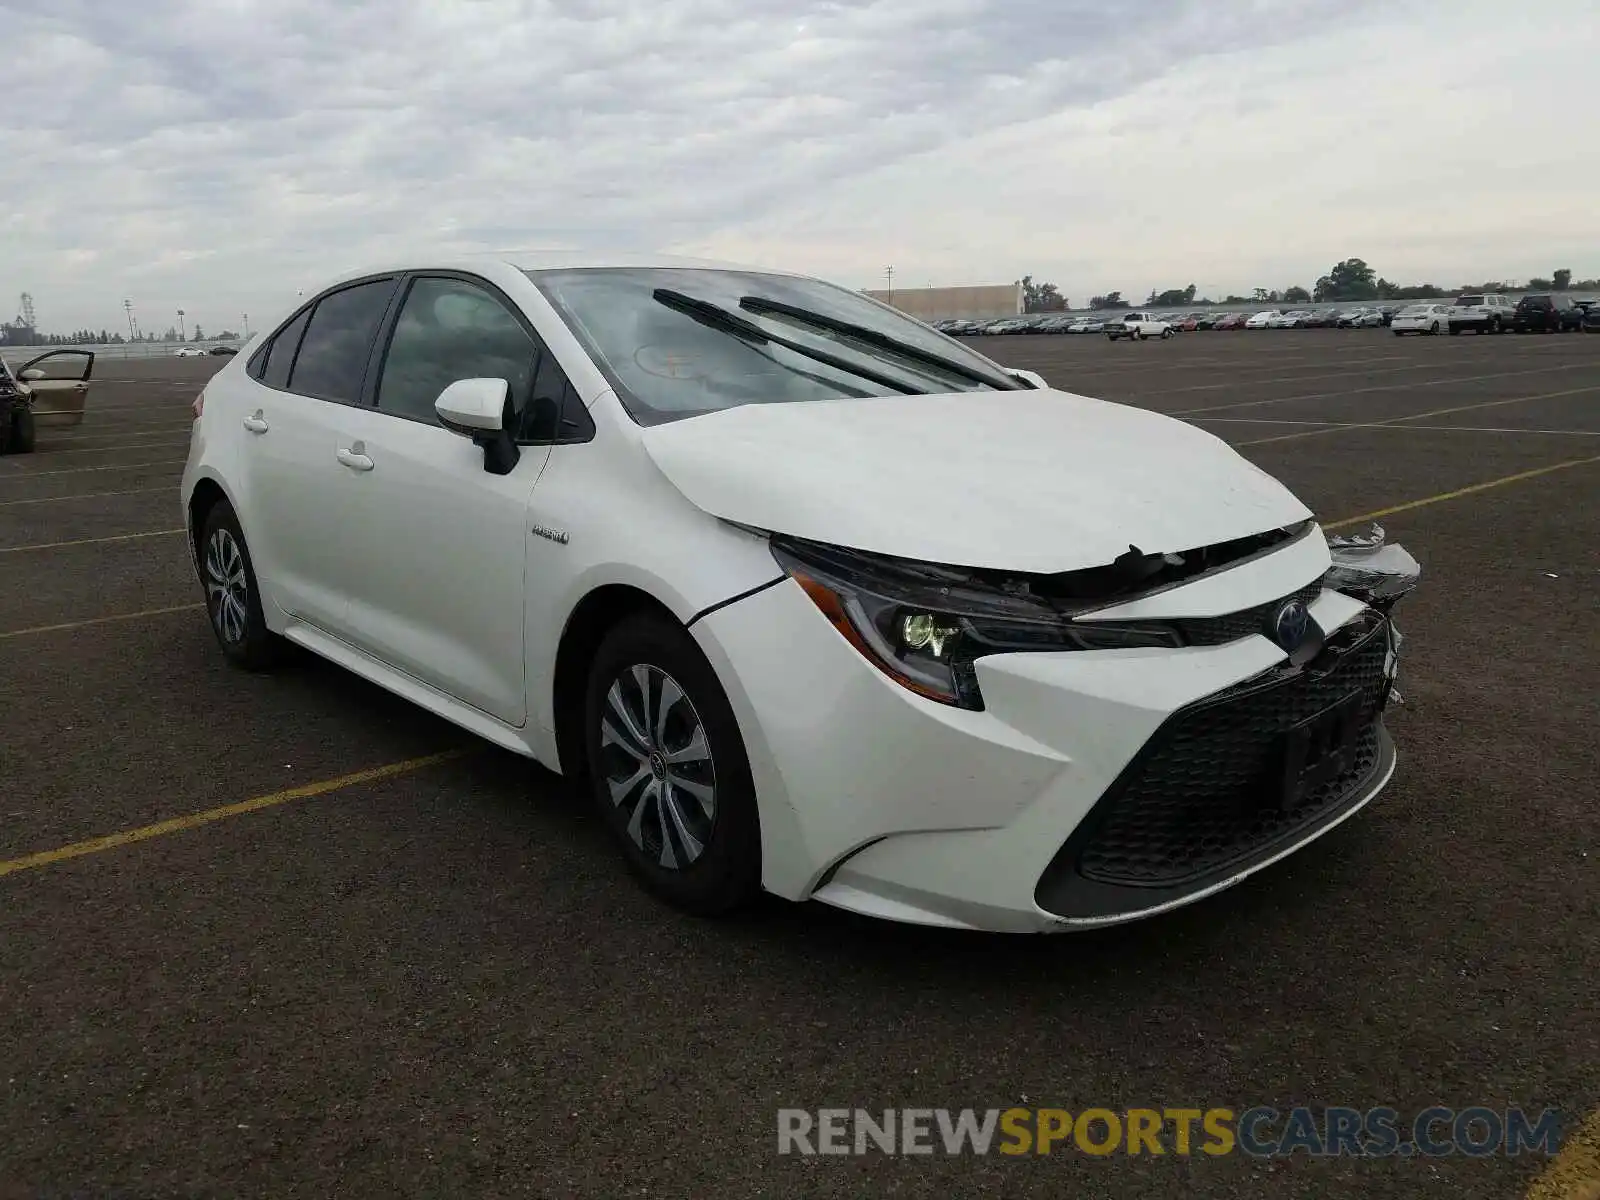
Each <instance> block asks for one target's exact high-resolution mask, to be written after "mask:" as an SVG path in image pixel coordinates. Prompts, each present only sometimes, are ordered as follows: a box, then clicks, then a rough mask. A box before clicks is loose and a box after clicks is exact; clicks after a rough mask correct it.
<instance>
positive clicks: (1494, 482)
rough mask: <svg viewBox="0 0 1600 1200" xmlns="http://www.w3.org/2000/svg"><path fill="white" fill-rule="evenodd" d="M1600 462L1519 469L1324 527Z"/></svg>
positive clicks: (1597, 459)
mask: <svg viewBox="0 0 1600 1200" xmlns="http://www.w3.org/2000/svg"><path fill="white" fill-rule="evenodd" d="M1597 462H1600V454H1596V455H1594V456H1593V457H1592V458H1574V459H1572V460H1571V461H1569V462H1560V463H1552V464H1551V465H1550V466H1548V467H1535V468H1534V469H1533V470H1531V471H1519V472H1518V473H1517V474H1515V475H1505V476H1502V477H1501V478H1499V479H1490V480H1487V481H1485V482H1483V483H1474V484H1471V485H1470V486H1468V487H1464V488H1456V489H1455V490H1454V491H1453V492H1440V493H1439V494H1438V495H1437V496H1424V497H1423V498H1422V499H1421V500H1408V501H1406V502H1405V503H1404V504H1395V505H1391V506H1390V507H1388V508H1379V509H1375V510H1374V511H1372V512H1369V513H1362V514H1361V515H1359V516H1355V517H1345V518H1344V519H1343V520H1339V521H1334V522H1331V523H1330V524H1327V525H1324V526H1323V528H1324V529H1343V528H1345V527H1346V526H1347V525H1360V524H1362V523H1364V522H1366V521H1376V520H1378V519H1379V518H1380V517H1390V516H1393V515H1394V514H1395V513H1402V512H1409V511H1410V510H1411V509H1413V508H1425V507H1426V506H1427V505H1430V504H1439V503H1441V502H1443V501H1445V500H1455V499H1458V498H1460V497H1462V496H1470V495H1472V494H1473V493H1474V492H1486V491H1488V490H1489V489H1490V488H1497V487H1504V486H1506V484H1508V483H1521V482H1522V481H1523V480H1524V479H1537V478H1538V477H1539V476H1540V475H1548V474H1550V473H1551V472H1552V471H1565V470H1566V469H1567V468H1568V467H1582V466H1587V465H1588V464H1589V463H1597Z"/></svg>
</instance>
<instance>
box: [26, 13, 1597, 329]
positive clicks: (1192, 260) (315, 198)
mask: <svg viewBox="0 0 1600 1200" xmlns="http://www.w3.org/2000/svg"><path fill="white" fill-rule="evenodd" d="M8 8H9V11H10V16H9V18H8V35H7V48H8V56H7V57H8V82H10V83H11V85H12V87H11V89H10V93H11V95H12V96H13V97H16V98H17V99H18V101H19V102H14V103H13V105H12V109H11V111H12V113H13V119H12V120H10V121H8V122H7V123H6V125H5V127H4V128H3V129H0V194H3V195H4V196H6V197H7V198H8V200H9V201H10V202H11V203H10V205H9V207H10V208H11V211H9V212H0V235H3V239H4V240H3V242H0V275H3V277H4V278H6V279H7V280H15V281H16V283H15V284H14V285H13V286H16V287H18V289H19V290H20V289H21V288H22V287H27V288H28V289H29V290H30V291H31V292H32V293H33V294H34V296H35V299H36V302H37V304H38V307H39V309H40V314H41V320H42V322H43V323H44V324H45V325H46V327H48V328H68V327H72V326H76V325H82V324H88V325H91V326H94V327H100V326H102V325H104V326H107V327H109V326H112V325H114V324H115V323H116V321H117V320H120V319H121V316H122V314H121V302H122V299H123V298H124V297H129V298H132V299H133V300H134V302H135V304H136V305H137V306H139V309H140V310H141V311H147V312H149V313H150V314H152V315H151V317H147V318H146V324H147V325H148V326H154V325H157V324H159V323H160V320H159V319H155V318H154V317H153V314H154V313H157V312H166V311H173V310H175V309H176V308H178V307H183V308H185V309H187V310H188V311H189V312H190V313H191V314H195V315H196V316H198V318H199V319H200V320H201V321H202V322H203V323H204V324H207V325H210V326H211V327H213V328H215V327H219V326H221V325H227V324H236V323H237V321H236V317H237V315H238V314H240V313H242V312H244V311H252V312H265V311H267V310H268V309H270V308H273V307H276V306H278V305H280V304H282V303H285V302H287V300H288V299H289V298H290V297H292V296H293V293H294V291H295V290H296V289H297V288H299V287H310V286H314V285H315V284H316V283H317V282H318V281H319V280H320V279H321V278H322V277H324V276H325V275H326V274H327V273H328V272H329V271H332V270H336V269H339V268H342V267H343V266H344V265H346V264H353V263H359V262H361V261H363V260H365V259H369V258H372V257H375V256H378V255H381V254H384V253H387V252H389V251H391V250H394V249H397V248H400V247H403V246H406V245H427V246H429V247H455V248H460V249H471V250H478V249H491V248H494V247H497V246H511V245H514V246H523V247H526V246H555V245H560V246H575V247H586V246H592V247H604V248H613V247H618V248H627V249H664V250H674V251H680V252H691V253H701V254H711V255H715V256H719V257H737V258H744V259H750V260H755V261H762V262H770V263H773V264H774V265H781V266H798V267H801V268H804V269H810V270H817V271H821V272H824V273H826V274H829V275H830V276H832V277H834V278H837V279H839V281H840V282H844V283H848V284H852V285H856V286H865V285H870V284H873V283H875V282H876V280H877V279H878V278H879V276H880V273H881V269H882V267H883V265H884V264H886V263H889V262H893V263H895V264H896V268H897V273H896V278H897V281H901V280H903V281H904V283H905V284H906V285H907V286H912V285H915V284H918V283H922V282H934V283H954V282H969V281H993V280H1005V279H1012V278H1016V277H1017V276H1019V275H1021V274H1022V273H1024V272H1032V273H1033V274H1035V275H1036V276H1043V277H1045V278H1051V279H1056V280H1057V281H1058V282H1059V283H1060V284H1061V285H1062V287H1063V290H1065V291H1066V292H1067V293H1068V294H1069V295H1071V296H1074V297H1077V296H1079V295H1084V296H1086V295H1088V294H1089V292H1090V291H1093V290H1105V289H1108V288H1112V287H1117V288H1120V289H1121V290H1123V291H1124V292H1126V293H1130V294H1132V293H1135V292H1140V291H1142V290H1144V289H1145V288H1148V287H1150V286H1157V285H1159V286H1162V287H1166V286H1172V285H1174V284H1177V285H1180V286H1181V284H1183V283H1186V282H1189V281H1191V280H1193V281H1196V282H1199V283H1200V284H1201V285H1202V287H1205V286H1209V285H1213V284H1215V285H1219V286H1224V287H1227V288H1246V287H1249V286H1253V285H1255V284H1257V283H1262V284H1271V285H1274V286H1281V285H1282V284H1284V283H1287V282H1295V281H1298V282H1305V283H1309V282H1310V281H1311V280H1312V279H1314V278H1315V276H1316V275H1317V274H1319V273H1321V272H1322V271H1323V270H1325V269H1326V267H1327V266H1328V265H1329V263H1331V262H1332V261H1334V259H1335V258H1338V257H1344V256H1346V255H1347V254H1361V255H1362V256H1363V257H1366V258H1368V260H1369V261H1371V262H1373V263H1374V265H1375V266H1377V267H1378V268H1379V269H1380V270H1381V271H1383V272H1384V273H1385V274H1388V275H1389V276H1390V277H1399V276H1405V277H1407V278H1409V277H1411V276H1413V275H1416V274H1418V273H1421V274H1427V273H1429V272H1432V273H1434V274H1436V275H1439V276H1441V279H1440V281H1441V282H1453V281H1454V280H1453V278H1452V276H1454V275H1462V274H1472V273H1474V272H1476V273H1478V274H1483V273H1485V272H1491V273H1492V272H1495V271H1499V272H1502V273H1508V274H1524V275H1525V274H1527V273H1530V272H1532V271H1535V270H1547V269H1549V268H1550V267H1552V266H1554V265H1555V261H1556V257H1559V256H1561V255H1563V254H1564V255H1566V256H1567V257H1568V258H1570V259H1571V260H1572V265H1573V266H1574V267H1575V268H1576V269H1578V271H1579V273H1580V275H1581V274H1593V273H1595V272H1596V271H1600V263H1596V264H1593V265H1592V266H1591V265H1589V264H1586V263H1585V262H1583V261H1582V259H1581V257H1580V256H1581V254H1582V253H1583V252H1584V250H1585V248H1586V245H1587V243H1586V241H1585V233H1586V230H1585V228H1584V225H1583V222H1584V221H1586V220H1587V219H1588V218H1587V214H1588V213H1589V211H1591V210H1592V197H1593V196H1594V195H1595V194H1596V185H1597V184H1600V178H1596V175H1597V173H1600V167H1597V166H1595V165H1594V164H1593V163H1592V161H1590V160H1591V159H1592V156H1588V155H1586V154H1585V153H1584V151H1583V143H1584V139H1585V138H1587V139H1588V143H1589V144H1591V145H1592V144H1594V136H1593V135H1594V133H1595V132H1596V130H1595V119H1594V118H1593V117H1592V116H1589V115H1587V114H1590V113H1593V111H1594V108H1593V105H1592V104H1589V103H1587V102H1586V98H1585V97H1583V96H1582V94H1581V92H1582V89H1583V88H1585V87H1586V86H1587V84H1586V82H1585V78H1584V72H1585V71H1586V70H1587V61H1586V58H1587V56H1586V55H1585V54H1584V53H1583V51H1582V47H1583V45H1584V44H1585V41H1586V40H1587V41H1588V43H1589V44H1591V45H1592V43H1593V35H1594V33H1595V31H1596V29H1597V28H1600V10H1590V9H1588V8H1587V7H1585V6H1582V5H1577V6H1567V7H1566V8H1564V9H1563V17H1562V21H1561V23H1560V26H1559V28H1558V27H1556V26H1553V25H1548V24H1545V23H1538V22H1521V23H1511V24H1508V23H1506V22H1504V21H1503V20H1502V18H1503V16H1504V13H1505V11H1506V10H1505V9H1504V8H1503V6H1502V5H1498V4H1480V3H1479V0H1462V2H1461V3H1458V4H1452V5H1449V6H1444V5H1440V6H1433V5H1418V6H1410V9H1411V10H1412V11H1408V10H1407V9H1404V8H1401V7H1400V6H1392V5H1389V4H1386V3H1381V2H1379V0H1325V2H1324V0H1313V2H1301V3H1287V2H1269V0H1253V2H1249V3H1246V2H1244V0H1237V2H1236V0H1228V2H1227V3H1218V2H1217V0H1126V2H1124V3H1120V4H1107V3H1104V2H1103V0H1094V2H1092V3H1089V2H1079V0H880V2H878V3H870V4H868V3H843V2H826V0H655V2H654V3H650V2H641V3H632V2H625V0H617V2H614V3H612V2H606V0H584V2H574V0H567V2H563V3H553V2H552V3H539V2H534V0H528V2H523V0H394V2H393V3H354V2H342V3H341V2H329V0H316V2H312V0H277V2H275V3H271V4H267V3H256V2H255V0H193V2H186V0H150V2H149V3H146V4H142V5H139V6H127V5H120V4H116V3H114V2H112V0H22V2H18V0H11V3H10V4H9V6H8ZM1415 10H1421V11H1415ZM1468 10H1471V11H1468ZM1479 15H1483V16H1486V17H1490V18H1492V19H1491V20H1488V21H1482V20H1477V19H1474V18H1475V17H1476V16H1479ZM1534 89H1539V91H1540V93H1541V94H1542V95H1546V96H1548V98H1549V103H1548V106H1547V107H1548V109H1549V110H1550V111H1557V110H1559V111H1563V112H1564V113H1565V114H1566V116H1565V117H1564V118H1563V122H1564V123H1555V122H1548V123H1547V122H1544V121H1540V122H1536V123H1533V125H1532V126H1531V127H1530V126H1529V125H1528V123H1527V122H1525V121H1524V120H1523V118H1522V116H1521V112H1522V111H1525V108H1526V101H1527V98H1528V96H1529V93H1530V91H1532V90H1534ZM1563 102H1565V103H1563ZM1545 259H1550V260H1551V261H1550V262H1549V263H1546V262H1545V261H1544V260H1545ZM0 303H6V301H4V299H3V298H0Z"/></svg>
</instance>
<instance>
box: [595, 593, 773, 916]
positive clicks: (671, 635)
mask: <svg viewBox="0 0 1600 1200" xmlns="http://www.w3.org/2000/svg"><path fill="white" fill-rule="evenodd" d="M584 739H585V741H584V745H585V753H586V757H587V761H588V767H589V771H588V774H589V778H590V781H591V788H592V791H593V800H594V804H595V806H596V807H597V808H598V809H599V811H600V815H601V818H602V820H604V821H605V823H606V826H607V827H608V828H609V829H610V830H611V833H612V835H613V837H614V838H615V839H616V842H617V844H618V846H619V847H620V849H621V851H622V854H623V858H624V860H625V861H626V862H627V864H628V868H629V870H630V871H631V872H632V873H633V875H634V876H635V878H637V879H639V880H640V881H641V882H642V883H643V884H644V885H645V887H646V888H647V889H649V890H650V891H651V892H653V893H654V894H655V895H657V896H659V897H660V898H662V899H663V900H665V901H667V902H668V903H669V904H672V905H673V906H675V907H677V908H680V909H682V910H683V911H685V912H689V913H693V914H695V915H697V916H717V915H720V914H723V913H727V912H731V911H733V910H735V909H737V908H741V907H743V906H744V905H746V904H748V903H749V902H750V901H751V900H753V899H754V898H755V896H756V894H757V893H758V892H759V891H760V888H761V821H760V815H759V813H758V811H757V808H756V795H755V784H754V782H753V780H752V779H751V775H750V761H749V759H748V757H747V756H746V754H745V749H744V740H743V738H742V737H741V736H740V733H739V725H738V722H737V721H736V720H735V718H734V715H733V707H732V705H730V704H729V703H728V698H727V694H726V693H725V692H724V691H723V690H722V685H721V684H720V683H718V682H717V677H716V673H715V672H714V671H713V670H712V669H711V664H710V663H709V662H707V661H706V658H705V655H703V654H702V653H701V652H700V648H699V647H698V646H696V645H695V643H694V639H693V638H691V637H690V636H689V634H688V633H687V632H686V631H685V630H684V629H683V628H682V626H680V625H678V624H677V623H676V622H674V621H672V620H670V619H668V618H666V617H664V616H657V615H654V614H649V613H646V614H641V615H638V616H635V617H630V618H628V619H627V620H625V621H623V622H622V623H621V624H619V625H618V626H617V627H616V628H615V629H613V630H612V631H611V632H610V633H609V634H607V635H606V637H605V640H604V641H603V642H602V643H601V644H600V648H599V650H598V651H597V652H596V654H595V658H594V662H593V664H592V665H591V666H590V669H589V682H588V687H587V689H586V691H585V695H584Z"/></svg>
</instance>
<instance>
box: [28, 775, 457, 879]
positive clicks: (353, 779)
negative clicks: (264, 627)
mask: <svg viewBox="0 0 1600 1200" xmlns="http://www.w3.org/2000/svg"><path fill="white" fill-rule="evenodd" d="M465 753H466V751H465V750H445V751H443V752H441V753H439V754H426V755H423V756H422V757H421V758H407V759H402V760H401V761H399V762H392V763H386V764H384V765H383V766H381V767H369V768H367V769H366V770H365V771H354V772H352V773H350V774H349V775H340V776H338V777H336V778H334V779H323V780H319V781H318V782H316V783H308V784H305V785H303V786H301V787H296V788H287V789H285V790H284V791H281V792H270V793H268V794H267V795H265V796H256V797H255V798H254V799H251V800H241V801H239V802H238V803H237V804H224V805H221V806H219V807H217V808H208V809H206V810H205V811H204V812H197V813H189V814H188V815H186V816H182V817H172V818H169V819H168V820H165V821H157V822H156V823H155V824H154V825H142V826H140V827H139V828H137V829H124V830H123V831H122V832H120V833H110V834H107V835H106V836H104V837H97V838H90V839H89V840H88V841H86V842H73V843H72V844H71V845H69V846H59V847H57V848H56V849H54V850H41V851H39V853H37V854H27V855H24V856H23V857H21V858H13V859H10V860H9V861H6V862H0V875H10V874H13V873H14V872H17V871H28V870H32V869H33V868H35V867H48V866H50V865H51V864H52V863H58V862H64V861H65V860H67V859H69V858H82V857H83V856H84V855H86V854H99V853H102V852H103V851H106V850H115V849H117V848H118V847H119V846H128V845H132V844H133V843H134V842H145V841H149V840H150V839H151V838H158V837H165V836H166V835H167V834H169V833H182V832H183V831H184V830H187V829H197V828H199V827H200V826H201V825H209V824H211V823H212V822H213V821H224V820H227V819H228V818H229V817H239V816H243V815H244V814H245V813H253V812H260V811H261V810H262V809H264V808H274V807H276V806H277V805H280V804H288V803H289V802H290V801H291V800H305V799H307V798H309V797H311V796H320V795H323V794H324V793H326V792H335V791H338V790H339V789H340V788H347V787H355V786H356V785H357V784H362V783H374V782H376V781H378V780H380V779H393V778H394V777H395V776H396V775H406V774H409V773H411V772H412V771H420V770H421V769H422V768H423V767H431V766H433V765H434V764H436V763H442V762H447V761H449V760H450V759H452V758H460V757H461V756H462V755H463V754H465Z"/></svg>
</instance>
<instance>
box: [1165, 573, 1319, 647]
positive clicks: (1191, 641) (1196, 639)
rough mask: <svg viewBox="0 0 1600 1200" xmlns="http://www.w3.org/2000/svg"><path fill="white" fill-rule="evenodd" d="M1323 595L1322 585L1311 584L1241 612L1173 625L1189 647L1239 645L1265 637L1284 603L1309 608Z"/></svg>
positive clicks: (1185, 620) (1188, 618)
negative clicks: (1255, 635) (1256, 636)
mask: <svg viewBox="0 0 1600 1200" xmlns="http://www.w3.org/2000/svg"><path fill="white" fill-rule="evenodd" d="M1320 595H1322V581H1321V580H1318V581H1317V582H1316V583H1308V584H1307V585H1306V586H1305V587H1303V588H1301V589H1300V590H1299V591H1298V592H1292V593H1290V594H1289V595H1287V596H1281V597H1279V598H1278V599H1276V600H1269V601H1267V603H1265V604H1257V605H1254V606H1253V607H1251V608H1241V609H1240V610H1239V611H1238V612H1231V613H1224V614H1223V615H1222V616H1220V617H1180V618H1178V619H1177V620H1175V621H1173V622H1172V623H1173V625H1174V626H1176V627H1177V630H1178V632H1179V633H1180V634H1181V635H1182V637H1183V641H1184V645H1186V646H1220V645H1222V644H1223V643H1225V642H1236V641H1238V640H1239V639H1240V638H1242V637H1249V636H1250V635H1251V634H1252V633H1266V632H1267V622H1268V621H1269V620H1270V619H1271V617H1272V615H1273V614H1274V613H1276V612H1277V611H1278V609H1279V607H1280V606H1281V605H1282V604H1283V603H1284V601H1286V600H1299V601H1300V602H1301V603H1302V604H1308V605H1309V604H1310V603H1311V602H1312V601H1313V600H1315V599H1316V598H1317V597H1318V596H1320Z"/></svg>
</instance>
